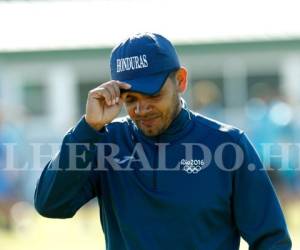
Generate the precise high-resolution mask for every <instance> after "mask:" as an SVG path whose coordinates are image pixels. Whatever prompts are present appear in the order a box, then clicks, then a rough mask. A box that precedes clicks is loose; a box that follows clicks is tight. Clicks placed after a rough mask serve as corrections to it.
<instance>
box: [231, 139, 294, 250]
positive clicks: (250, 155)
mask: <svg viewBox="0 0 300 250" xmlns="http://www.w3.org/2000/svg"><path fill="white" fill-rule="evenodd" d="M239 146H240V147H241V149H242V152H243V156H242V157H243V164H242V166H241V167H240V168H239V169H238V170H237V171H235V173H234V185H233V190H234V192H233V210H234V218H235V222H236V225H237V227H238V229H239V231H240V233H241V236H242V237H243V238H244V239H245V241H247V243H248V244H249V249H250V250H254V249H255V250H265V249H274V250H275V249H276V250H289V249H291V246H292V243H291V239H290V236H289V233H288V230H287V226H286V223H285V219H284V215H283V213H282V210H281V207H280V204H279V201H278V199H277V196H276V194H275V191H274V188H273V186H272V184H271V182H270V179H269V177H268V175H267V173H266V171H265V169H264V167H263V165H262V162H261V160H260V159H259V156H258V154H257V152H256V151H255V149H254V147H253V146H252V144H251V143H250V142H249V140H248V138H247V137H246V135H245V134H242V135H241V138H240V141H239ZM253 168H255V169H254V170H253Z"/></svg>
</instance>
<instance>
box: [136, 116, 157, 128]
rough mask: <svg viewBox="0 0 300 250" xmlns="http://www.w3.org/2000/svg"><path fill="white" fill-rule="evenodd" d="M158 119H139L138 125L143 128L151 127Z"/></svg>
mask: <svg viewBox="0 0 300 250" xmlns="http://www.w3.org/2000/svg"><path fill="white" fill-rule="evenodd" d="M158 119H159V117H153V118H150V119H149V118H147V119H140V124H141V125H142V126H145V127H152V126H153V125H154V124H155V123H156V122H157V120H158Z"/></svg>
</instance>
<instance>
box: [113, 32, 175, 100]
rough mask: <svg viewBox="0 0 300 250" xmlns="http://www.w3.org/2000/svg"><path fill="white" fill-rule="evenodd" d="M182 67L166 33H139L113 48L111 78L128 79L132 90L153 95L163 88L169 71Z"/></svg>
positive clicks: (127, 81) (126, 80) (125, 80)
mask: <svg viewBox="0 0 300 250" xmlns="http://www.w3.org/2000/svg"><path fill="white" fill-rule="evenodd" d="M179 68H180V63H179V59H178V56H177V53H176V50H175V48H174V46H173V45H172V44H171V42H170V41H169V40H168V39H166V38H165V37H163V36H161V35H159V34H154V33H140V34H137V35H134V36H132V37H129V38H128V39H127V40H125V41H123V42H121V43H120V44H119V45H117V46H116V47H115V48H114V49H113V50H112V52H111V57H110V70H111V79H112V80H118V81H122V82H126V83H129V84H130V85H131V86H132V87H131V88H130V89H129V91H134V92H140V93H142V94H146V95H153V94H155V93H157V92H159V91H160V89H161V87H162V86H163V84H164V82H165V81H166V79H167V78H168V75H169V74H170V72H172V71H174V70H177V69H179Z"/></svg>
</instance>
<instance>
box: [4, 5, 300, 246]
mask: <svg viewBox="0 0 300 250" xmlns="http://www.w3.org/2000/svg"><path fill="white" fill-rule="evenodd" d="M299 23H300V16H299V14H298V8H297V5H296V4H295V2H293V1H284V2H283V1H278V2H277V3H275V2H274V1H273V2H272V1H263V2H259V1H251V2H244V1H226V2H225V1H224V3H221V2H218V1H214V0H212V1H209V2H208V1H201V0H199V1H192V0H185V1H168V0H167V1H161V2H159V1H156V0H155V1H144V0H140V1H136V0H123V1H120V0H110V1H109V0H106V1H105V0H102V1H87V0H86V1H50V0H49V1H0V249H1V250H17V249H29V248H30V249H43V250H46V249H53V248H55V247H57V248H58V249H73V250H77V249H83V248H84V249H91V250H92V249H105V248H104V238H103V235H102V230H101V227H100V219H99V211H98V208H97V204H94V203H93V202H90V203H89V204H87V205H86V206H85V207H84V208H83V209H81V210H80V211H79V212H78V213H77V214H76V215H75V217H74V218H73V219H68V220H50V219H45V218H42V217H41V216H39V215H38V214H37V213H36V212H35V211H34V208H33V206H32V202H33V194H34V188H35V185H36V182H37V179H38V177H39V175H40V173H41V171H42V169H43V167H44V165H45V164H46V162H47V161H48V160H49V159H50V157H51V156H53V155H54V154H55V152H56V151H57V149H58V148H59V144H60V142H61V140H62V137H63V135H64V133H65V132H66V131H67V130H68V129H69V128H70V127H72V126H74V125H75V124H76V122H77V121H78V120H79V119H80V117H81V116H82V115H83V114H84V112H85V103H86V98H87V93H88V91H89V90H90V89H92V88H94V87H96V86H97V85H98V84H100V83H102V82H104V81H107V80H109V78H110V75H109V56H110V51H111V48H112V47H114V45H116V44H117V43H118V42H119V41H120V40H122V39H124V38H126V37H127V36H129V35H131V34H135V33H137V32H144V31H150V32H157V33H161V34H163V35H164V36H166V37H167V38H169V39H170V40H171V41H172V42H173V43H174V44H175V45H176V49H177V51H178V54H179V56H180V58H181V63H182V65H184V66H185V67H186V68H187V69H188V72H189V89H188V91H187V92H186V93H185V95H184V98H185V99H186V101H187V103H188V105H189V106H190V107H191V108H192V109H193V110H195V111H197V112H200V113H202V114H204V115H207V116H209V117H211V118H213V119H217V120H220V121H222V122H226V123H230V124H233V125H235V126H238V127H239V128H241V129H243V130H244V131H246V133H247V134H248V136H249V137H250V139H251V140H252V142H253V143H254V144H255V147H256V148H257V151H258V153H259V154H260V156H261V158H262V160H263V162H264V163H265V165H266V167H267V168H268V169H269V171H268V173H269V175H270V177H271V179H272V181H273V184H274V187H275V189H276V192H277V194H278V197H279V199H280V202H281V204H282V207H283V210H284V213H285V216H286V219H287V223H288V227H289V231H290V233H291V236H292V238H293V243H294V249H300V242H299V240H298V239H299V236H300V171H299V170H300V166H299V160H300V154H299V149H300V132H299V128H300V114H299V104H300V25H299ZM124 114H125V112H124V111H122V114H121V115H124ZM264 145H265V146H264ZM266 145H267V146H268V145H271V147H272V151H269V150H267V151H266V150H265V149H266ZM36 156H38V157H36ZM274 219H276V218H274ZM242 249H247V247H246V243H244V242H243V243H242Z"/></svg>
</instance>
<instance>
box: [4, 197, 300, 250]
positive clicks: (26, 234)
mask: <svg viewBox="0 0 300 250" xmlns="http://www.w3.org/2000/svg"><path fill="white" fill-rule="evenodd" d="M299 211H300V201H294V202H293V203H290V204H288V205H286V206H285V207H284V213H285V215H286V219H287V222H288V225H289V230H290V233H291V236H292V238H293V246H294V247H293V248H294V249H300V242H299V240H298V241H296V235H298V236H299V235H300V215H299ZM12 216H13V221H14V230H13V231H12V232H5V231H1V230H0V244H1V246H0V249H1V250H24V249H30V250H53V249H54V250H56V249H57V250H59V249H64V250H68V249H72V250H82V249H85V250H104V249H105V247H104V246H105V244H104V237H103V234H102V230H101V226H100V221H99V216H98V208H97V207H96V206H93V205H91V204H89V205H88V206H86V207H85V208H84V209H81V210H80V211H79V212H78V213H77V215H76V216H74V218H72V219H64V220H58V219H46V218H42V217H41V216H39V215H38V214H37V213H36V212H35V211H34V209H33V208H32V206H30V205H29V204H27V203H19V204H17V205H15V206H14V208H13V209H12ZM298 238H299V237H298ZM241 249H242V250H245V249H248V248H247V244H246V243H245V242H242V243H241Z"/></svg>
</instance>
